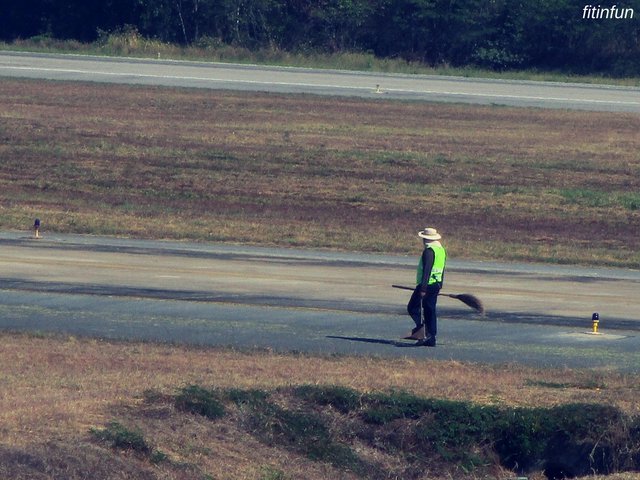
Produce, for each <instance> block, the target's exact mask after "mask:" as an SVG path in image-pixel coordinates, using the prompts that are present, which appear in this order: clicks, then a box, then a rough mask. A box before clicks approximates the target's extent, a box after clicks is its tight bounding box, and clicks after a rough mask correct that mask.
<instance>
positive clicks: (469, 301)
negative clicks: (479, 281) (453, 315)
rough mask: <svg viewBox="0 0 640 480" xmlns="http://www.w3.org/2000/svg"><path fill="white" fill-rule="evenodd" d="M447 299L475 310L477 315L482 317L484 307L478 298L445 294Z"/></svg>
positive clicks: (469, 295) (458, 294)
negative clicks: (455, 299)
mask: <svg viewBox="0 0 640 480" xmlns="http://www.w3.org/2000/svg"><path fill="white" fill-rule="evenodd" d="M445 295H447V296H448V297H451V298H457V299H458V300H460V301H461V302H463V303H464V304H466V305H468V306H469V307H471V308H473V309H474V310H476V311H477V312H478V313H480V314H483V315H484V305H482V302H481V301H480V299H479V298H478V297H476V296H475V295H471V294H470V293H446V294H445Z"/></svg>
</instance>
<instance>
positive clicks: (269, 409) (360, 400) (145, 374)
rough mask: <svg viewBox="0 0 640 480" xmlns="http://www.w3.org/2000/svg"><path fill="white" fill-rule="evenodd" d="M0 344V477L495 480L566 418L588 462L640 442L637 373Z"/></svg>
mask: <svg viewBox="0 0 640 480" xmlns="http://www.w3.org/2000/svg"><path fill="white" fill-rule="evenodd" d="M1 341H2V348H1V349H0V362H1V364H2V366H3V367H2V381H3V389H2V395H1V396H0V407H1V408H0V412H2V413H1V414H0V415H1V418H2V422H1V425H2V427H1V431H2V436H1V437H2V441H0V477H1V478H11V479H12V480H22V479H29V480H33V479H45V478H65V479H66V480H76V479H77V480H80V479H84V478H89V477H91V478H109V479H134V478H135V479H142V478H144V479H147V478H149V479H152V478H162V479H212V478H215V479H225V480H233V479H247V480H248V479H252V480H255V479H259V480H274V479H281V480H284V479H287V480H293V479H301V478H304V479H307V480H316V479H317V480H324V479H327V478H340V479H357V478H368V479H382V478H403V479H427V478H429V479H434V480H435V479H443V478H456V479H474V478H477V479H479V478H501V479H506V478H513V477H514V476H515V475H514V474H512V473H511V474H510V473H509V471H508V469H506V468H505V467H504V466H501V465H500V463H501V462H502V463H503V465H504V464H509V463H511V464H513V462H514V461H518V462H520V464H521V466H525V465H522V464H523V463H524V462H531V463H533V465H528V466H527V467H528V472H527V474H528V475H529V477H530V478H531V479H543V478H545V477H544V476H543V474H542V469H543V466H544V465H545V464H544V463H543V462H539V463H536V461H538V460H539V459H540V458H546V456H549V455H550V453H549V452H548V451H545V450H552V452H551V453H553V450H554V449H553V448H551V449H549V448H547V447H548V445H547V442H548V441H550V440H551V439H553V438H555V437H557V436H558V435H559V434H560V435H561V434H562V432H563V431H564V430H563V429H566V431H567V438H564V437H561V438H564V440H563V443H562V448H560V449H558V448H557V447H556V448H555V450H556V452H555V453H558V451H560V452H561V451H564V450H569V448H570V445H572V444H573V442H578V445H582V447H581V449H582V451H581V454H582V456H581V460H582V461H583V462H585V461H586V463H587V464H588V455H589V452H590V451H591V449H593V451H591V453H592V454H593V453H594V452H595V454H594V455H595V457H596V459H595V461H596V462H597V461H599V459H600V458H601V457H602V458H604V457H606V456H607V455H609V454H610V453H611V452H609V451H607V448H608V447H609V446H610V445H615V455H617V456H616V457H615V461H622V459H624V458H627V459H629V458H631V457H632V456H633V455H637V454H638V448H640V446H639V445H638V438H637V432H636V433H633V432H634V428H636V429H637V420H636V426H635V427H634V425H633V424H632V423H629V419H630V418H632V417H635V418H636V419H637V418H638V413H639V412H638V403H637V395H638V390H639V389H640V384H639V383H638V378H637V377H635V376H628V375H619V374H610V373H607V372H605V371H601V372H598V371H570V370H537V369H532V368H527V367H518V366H511V367H509V368H505V367H503V366H501V367H487V366H481V365H473V364H462V363H458V362H437V361H427V360H425V361H414V360H408V359H404V360H403V359H391V360H390V359H376V358H373V359H371V358H368V359H367V358H349V357H307V356H303V355H283V354H273V353H270V352H267V351H263V352H238V351H229V350H218V349H199V348H187V347H180V346H158V345H151V344H114V343H103V342H99V341H94V340H78V339H74V338H55V337H37V336H26V335H9V334H3V335H2V339H1ZM399 392H403V393H399ZM575 403H580V405H578V406H575V407H573V406H570V405H572V404H575ZM585 404H589V406H586V405H585ZM563 405H564V406H565V407H564V409H563V407H562V406H563ZM567 405H569V406H568V407H566V406H567ZM445 419H446V420H445ZM556 422H557V423H556ZM634 435H635V437H634ZM634 438H635V439H634ZM580 442H584V443H580ZM585 447H586V450H587V451H586V452H585ZM576 457H578V455H577V454H576ZM607 458H608V457H607ZM615 466H617V467H618V468H621V467H622V465H620V464H618V465H615ZM46 472H49V473H48V474H49V475H51V476H46V475H47V473H46ZM587 473H588V472H587ZM53 474H57V475H59V476H57V477H54V476H53ZM582 474H583V475H585V472H584V471H583V472H582ZM60 475H61V476H60ZM588 478H590V479H592V480H594V479H596V478H600V477H596V476H588ZM610 478H611V479H613V478H617V479H629V480H630V479H632V478H637V476H634V475H633V474H630V473H629V474H624V475H622V474H621V475H616V476H611V477H610Z"/></svg>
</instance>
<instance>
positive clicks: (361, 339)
mask: <svg viewBox="0 0 640 480" xmlns="http://www.w3.org/2000/svg"><path fill="white" fill-rule="evenodd" d="M327 338H337V339H338V340H348V341H351V342H364V343H379V344H382V345H391V346H392V347H398V348H407V347H418V346H419V345H416V344H415V343H407V342H399V341H396V340H387V339H386V338H365V337H342V336H340V335H327Z"/></svg>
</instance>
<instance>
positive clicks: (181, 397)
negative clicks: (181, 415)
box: [175, 385, 225, 419]
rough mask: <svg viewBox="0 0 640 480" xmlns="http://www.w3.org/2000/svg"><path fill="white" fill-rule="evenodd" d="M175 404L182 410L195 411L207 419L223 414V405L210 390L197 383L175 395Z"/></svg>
mask: <svg viewBox="0 0 640 480" xmlns="http://www.w3.org/2000/svg"><path fill="white" fill-rule="evenodd" d="M175 406H176V408H177V409H179V410H182V411H184V412H189V413H195V414H198V415H202V416H203V417H207V418H209V419H216V418H220V417H222V416H223V415H224V414H225V410H224V406H223V405H222V403H221V402H220V401H219V400H218V399H217V398H216V395H215V393H214V392H213V391H211V390H206V389H204V388H202V387H199V386H197V385H190V386H188V387H185V388H183V389H182V390H181V391H180V393H179V394H178V395H177V396H176V399H175Z"/></svg>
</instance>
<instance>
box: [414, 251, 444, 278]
mask: <svg viewBox="0 0 640 480" xmlns="http://www.w3.org/2000/svg"><path fill="white" fill-rule="evenodd" d="M446 263H447V252H446V250H445V249H444V247H443V246H441V245H432V244H427V245H426V246H425V249H424V251H423V252H422V256H421V257H420V262H419V263H418V271H417V273H416V284H418V285H422V287H423V288H425V287H426V286H427V285H434V284H436V283H437V284H438V285H439V286H442V282H443V281H444V267H445V264H446Z"/></svg>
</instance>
